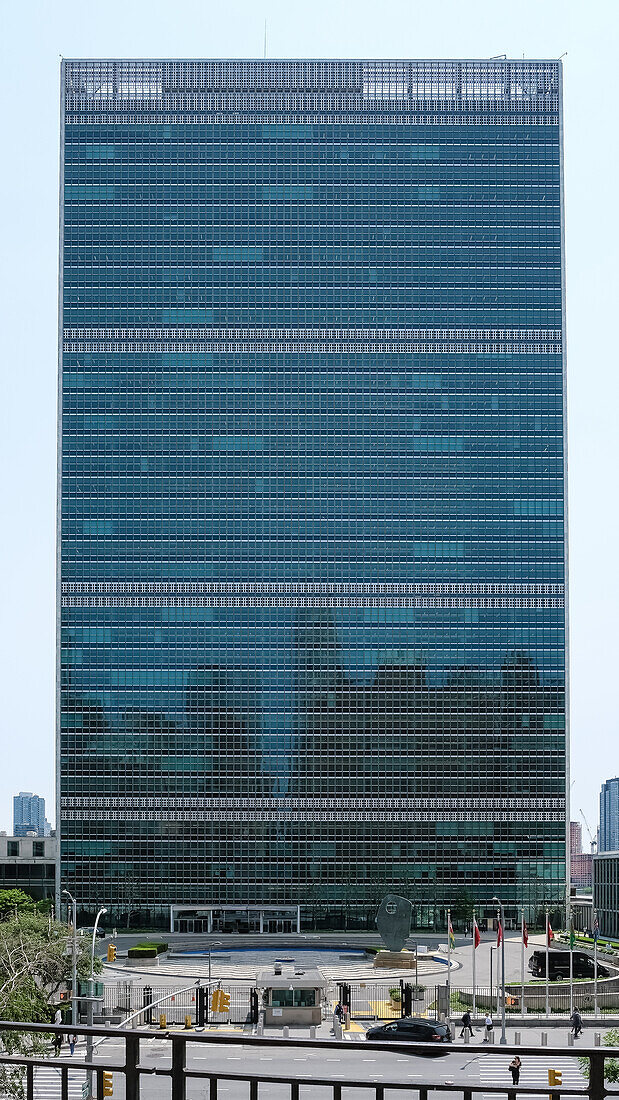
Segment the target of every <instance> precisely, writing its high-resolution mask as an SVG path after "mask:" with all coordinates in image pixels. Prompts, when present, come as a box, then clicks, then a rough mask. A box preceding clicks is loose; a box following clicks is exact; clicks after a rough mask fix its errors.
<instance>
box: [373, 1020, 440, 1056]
mask: <svg viewBox="0 0 619 1100" xmlns="http://www.w3.org/2000/svg"><path fill="white" fill-rule="evenodd" d="M365 1037H366V1039H367V1040H369V1041H370V1042H372V1041H375V1042H378V1041H379V1040H380V1041H382V1042H389V1043H392V1042H393V1041H394V1040H395V1041H396V1042H400V1041H402V1042H405V1043H441V1045H442V1044H444V1043H450V1042H451V1038H452V1036H451V1030H450V1028H449V1025H448V1024H442V1023H440V1021H439V1020H426V1019H425V1018H424V1017H423V1016H417V1017H415V1016H404V1017H402V1019H401V1020H390V1021H389V1023H386V1024H381V1025H380V1026H379V1027H371V1028H370V1029H369V1030H368V1031H366V1033H365ZM419 1053H420V1054H430V1051H426V1050H424V1051H419ZM436 1053H437V1054H446V1053H447V1051H446V1050H442V1051H440V1050H437V1052H436Z"/></svg>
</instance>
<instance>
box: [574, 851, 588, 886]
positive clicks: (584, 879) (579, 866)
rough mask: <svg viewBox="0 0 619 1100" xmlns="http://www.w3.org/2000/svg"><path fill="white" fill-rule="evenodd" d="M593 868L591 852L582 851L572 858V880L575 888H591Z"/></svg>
mask: <svg viewBox="0 0 619 1100" xmlns="http://www.w3.org/2000/svg"><path fill="white" fill-rule="evenodd" d="M592 869H593V856H592V855H591V852H580V854H579V855H573V856H572V858H571V860H570V881H571V884H572V886H573V887H574V889H576V890H590V889H591V875H592V873H593V871H592Z"/></svg>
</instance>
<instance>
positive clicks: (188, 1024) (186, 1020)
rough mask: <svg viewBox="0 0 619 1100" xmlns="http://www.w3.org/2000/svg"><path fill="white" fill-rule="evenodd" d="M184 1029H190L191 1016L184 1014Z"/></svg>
mask: <svg viewBox="0 0 619 1100" xmlns="http://www.w3.org/2000/svg"><path fill="white" fill-rule="evenodd" d="M185 1031H191V1016H185Z"/></svg>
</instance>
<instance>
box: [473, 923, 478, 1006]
mask: <svg viewBox="0 0 619 1100" xmlns="http://www.w3.org/2000/svg"><path fill="white" fill-rule="evenodd" d="M476 928H477V918H476V916H475V909H473V1016H475V1015H476V1014H477V989H476V987H475V948H476V944H475V929H476Z"/></svg>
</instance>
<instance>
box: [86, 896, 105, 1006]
mask: <svg viewBox="0 0 619 1100" xmlns="http://www.w3.org/2000/svg"><path fill="white" fill-rule="evenodd" d="M104 913H107V909H100V910H99V912H98V913H97V915H96V917H95V926H94V928H93V930H92V949H91V952H90V980H91V982H92V983H93V985H94V980H95V941H96V939H97V925H98V923H99V917H102V916H103V914H104ZM93 992H94V991H93Z"/></svg>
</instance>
